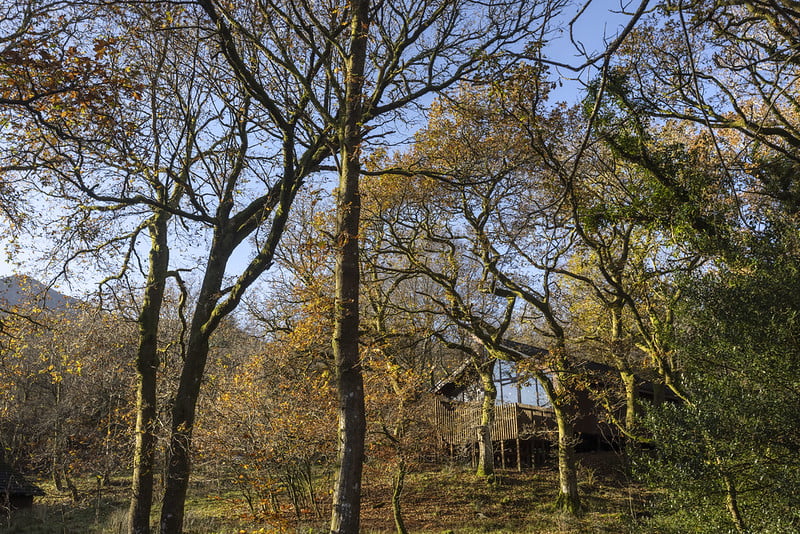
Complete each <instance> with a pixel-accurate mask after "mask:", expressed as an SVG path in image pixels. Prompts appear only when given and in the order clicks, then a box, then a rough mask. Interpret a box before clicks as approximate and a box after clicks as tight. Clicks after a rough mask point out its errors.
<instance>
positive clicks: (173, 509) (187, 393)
mask: <svg viewBox="0 0 800 534" xmlns="http://www.w3.org/2000/svg"><path fill="white" fill-rule="evenodd" d="M221 233H222V234H225V231H224V230H222V231H221ZM232 250H233V248H232V247H231V246H230V244H229V243H228V242H227V240H226V239H225V237H221V236H219V235H218V236H217V237H215V239H214V242H213V243H212V245H211V253H210V254H209V262H208V266H207V267H206V273H205V276H204V279H203V286H202V288H201V289H200V294H199V295H198V299H197V306H196V308H195V312H194V316H193V318H192V323H191V325H190V327H189V341H188V343H187V346H186V354H185V355H184V362H183V368H182V370H181V377H180V382H179V384H178V391H177V393H176V395H175V400H174V401H173V405H172V426H171V433H170V442H169V449H168V451H167V476H166V482H165V488H164V498H163V500H162V507H161V519H160V525H161V528H160V531H161V534H180V533H181V532H182V531H183V517H184V509H185V505H186V492H187V490H188V487H189V475H190V473H191V453H192V450H191V447H192V430H193V429H194V422H195V415H196V407H197V399H198V397H199V395H200V385H201V382H202V379H203V373H204V372H205V366H206V361H207V359H208V350H209V338H210V336H211V334H212V333H213V331H214V328H215V326H214V325H213V324H211V323H212V321H211V319H212V315H213V314H214V308H215V305H216V302H217V300H218V298H219V295H220V288H221V287H222V279H223V275H224V273H225V265H226V263H227V259H228V258H229V257H230V251H232Z"/></svg>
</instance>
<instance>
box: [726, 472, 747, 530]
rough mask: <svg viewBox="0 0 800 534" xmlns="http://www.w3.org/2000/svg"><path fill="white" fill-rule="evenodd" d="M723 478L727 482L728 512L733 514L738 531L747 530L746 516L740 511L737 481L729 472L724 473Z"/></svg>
mask: <svg viewBox="0 0 800 534" xmlns="http://www.w3.org/2000/svg"><path fill="white" fill-rule="evenodd" d="M722 479H723V481H724V482H725V505H726V507H727V508H728V513H730V515H731V519H732V520H733V524H734V526H736V531H737V532H742V533H743V532H747V525H745V523H744V518H742V514H741V512H740V511H739V497H738V493H737V491H736V483H735V482H734V480H733V477H732V476H731V475H729V474H727V473H723V475H722Z"/></svg>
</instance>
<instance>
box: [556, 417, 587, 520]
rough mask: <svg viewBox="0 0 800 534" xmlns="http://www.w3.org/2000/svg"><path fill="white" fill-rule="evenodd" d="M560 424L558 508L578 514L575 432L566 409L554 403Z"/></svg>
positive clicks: (578, 497)
mask: <svg viewBox="0 0 800 534" xmlns="http://www.w3.org/2000/svg"><path fill="white" fill-rule="evenodd" d="M553 412H554V414H555V417H556V425H558V498H557V499H556V508H558V509H560V510H563V511H565V512H569V513H570V514H572V515H578V514H579V513H580V511H581V500H580V496H579V495H578V469H577V465H576V463H575V447H574V445H575V444H574V441H575V433H574V430H573V429H572V423H571V422H570V420H569V417H568V414H567V413H566V412H565V411H564V409H563V408H562V407H560V406H558V405H557V404H556V403H555V402H554V403H553Z"/></svg>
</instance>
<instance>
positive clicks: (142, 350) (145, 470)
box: [128, 212, 170, 534]
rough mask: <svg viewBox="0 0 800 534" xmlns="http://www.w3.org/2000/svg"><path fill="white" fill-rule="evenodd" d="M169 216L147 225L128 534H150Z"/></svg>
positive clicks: (161, 213)
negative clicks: (159, 330)
mask: <svg viewBox="0 0 800 534" xmlns="http://www.w3.org/2000/svg"><path fill="white" fill-rule="evenodd" d="M169 218H170V217H169V214H168V213H166V212H159V213H156V214H155V215H154V218H153V223H152V224H151V225H150V229H149V230H150V241H151V248H150V257H149V273H148V276H147V287H146V288H145V293H144V299H143V301H142V308H141V310H140V311H139V320H138V324H139V348H138V351H137V354H136V372H137V382H138V383H137V388H136V444H135V449H134V456H133V479H132V482H131V502H130V510H129V523H128V533H129V534H150V510H151V507H152V503H153V474H154V473H153V468H154V464H155V444H156V435H155V432H156V417H157V413H158V411H157V406H156V403H157V397H156V393H157V384H156V373H157V371H158V365H159V362H158V329H159V319H160V316H161V307H162V303H163V301H164V288H165V286H166V276H167V270H168V269H169V248H168V244H167V222H168V220H169Z"/></svg>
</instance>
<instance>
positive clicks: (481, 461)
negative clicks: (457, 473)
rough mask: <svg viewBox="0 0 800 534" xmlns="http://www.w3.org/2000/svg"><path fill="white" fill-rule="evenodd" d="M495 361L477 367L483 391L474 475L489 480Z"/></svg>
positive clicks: (491, 465) (491, 452)
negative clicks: (476, 465) (476, 464)
mask: <svg viewBox="0 0 800 534" xmlns="http://www.w3.org/2000/svg"><path fill="white" fill-rule="evenodd" d="M495 362H496V360H495V359H494V358H491V359H490V360H488V361H487V362H486V363H484V364H483V365H480V366H478V373H479V374H480V378H481V387H482V389H483V402H482V403H481V424H480V426H479V427H478V428H477V429H476V431H477V435H476V439H477V441H478V468H477V470H476V473H475V474H476V475H477V476H479V477H484V478H490V477H493V476H494V450H493V449H492V425H493V424H494V404H495V401H496V400H497V386H495V383H494V367H495Z"/></svg>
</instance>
